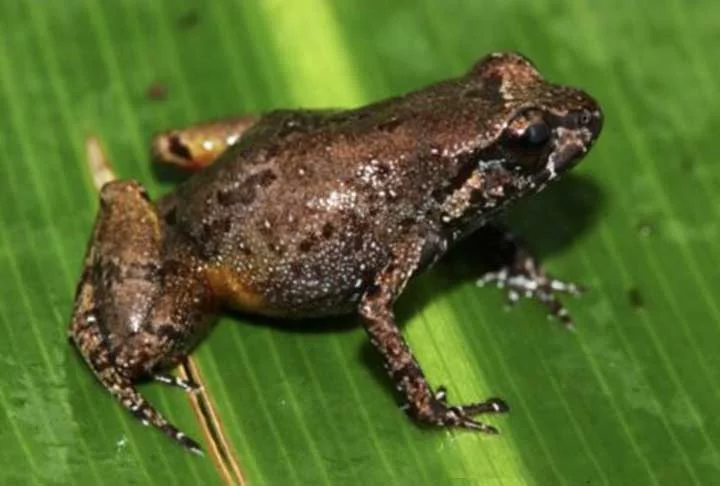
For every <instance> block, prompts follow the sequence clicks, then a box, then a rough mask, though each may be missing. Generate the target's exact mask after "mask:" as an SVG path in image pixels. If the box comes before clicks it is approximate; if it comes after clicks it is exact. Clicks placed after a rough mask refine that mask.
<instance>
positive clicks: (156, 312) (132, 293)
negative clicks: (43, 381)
mask: <svg viewBox="0 0 720 486" xmlns="http://www.w3.org/2000/svg"><path fill="white" fill-rule="evenodd" d="M163 240H164V230H163V227H162V224H161V221H160V220H159V218H158V216H157V213H156V212H155V210H154V208H153V206H152V204H151V203H150V202H149V200H148V198H147V194H146V193H145V190H144V189H143V188H142V186H140V185H139V184H138V183H136V182H134V181H117V182H111V183H109V184H106V185H105V186H104V187H103V189H102V191H101V193H100V211H99V214H98V217H97V220H96V223H95V228H94V230H93V234H92V237H91V241H90V244H89V246H88V251H87V255H86V258H85V265H84V269H83V275H82V278H81V280H80V284H79V286H78V291H77V294H76V300H75V307H74V310H73V315H72V319H71V324H70V329H69V335H70V338H71V339H72V341H73V343H74V344H75V346H76V347H77V349H78V350H79V351H80V354H81V355H82V357H83V358H84V359H85V361H86V363H87V364H88V366H89V367H90V369H91V370H92V371H93V373H94V374H95V376H96V377H97V378H98V380H99V381H100V382H101V384H102V385H103V386H104V387H105V388H106V389H107V390H108V391H109V392H110V393H111V394H112V395H113V396H114V397H115V398H116V399H117V400H118V401H120V403H122V405H123V406H124V407H125V408H126V409H127V410H128V411H130V412H131V413H132V414H133V415H135V417H137V418H138V419H139V420H141V421H142V422H143V423H145V424H152V425H153V426H155V427H157V428H158V429H160V430H162V431H163V432H164V433H165V434H167V435H169V436H170V437H172V438H174V439H175V440H177V441H178V442H180V443H181V444H182V445H183V446H185V447H186V448H188V449H189V450H191V451H194V452H200V447H199V446H198V444H197V443H196V442H195V441H193V440H192V439H190V438H189V437H187V436H186V435H185V434H184V433H182V432H181V431H180V430H178V429H177V428H176V427H175V426H173V425H172V424H170V423H169V422H168V421H167V420H166V419H165V418H164V417H163V416H162V414H160V413H159V412H158V411H157V410H156V409H155V408H154V407H153V406H152V405H151V404H150V403H149V402H148V401H147V400H145V399H144V398H143V397H142V395H140V394H139V393H138V391H137V390H136V388H135V382H137V381H140V380H142V379H148V378H151V377H153V375H155V374H157V373H158V372H159V371H161V370H162V369H165V368H167V367H169V366H171V365H173V364H175V363H177V361H178V360H179V359H181V358H182V356H183V355H184V353H185V352H186V351H187V347H188V346H189V345H190V343H192V342H193V337H194V336H196V335H199V334H200V332H201V331H202V328H203V326H205V324H206V322H207V321H206V318H205V316H206V313H207V310H208V309H209V308H210V305H209V301H210V298H209V292H208V291H207V289H206V288H205V287H204V286H203V284H202V282H201V281H200V280H199V279H197V278H195V277H194V275H193V274H192V267H189V266H187V265H184V264H181V263H179V262H175V261H172V260H170V261H167V260H166V255H163V249H162V248H163Z"/></svg>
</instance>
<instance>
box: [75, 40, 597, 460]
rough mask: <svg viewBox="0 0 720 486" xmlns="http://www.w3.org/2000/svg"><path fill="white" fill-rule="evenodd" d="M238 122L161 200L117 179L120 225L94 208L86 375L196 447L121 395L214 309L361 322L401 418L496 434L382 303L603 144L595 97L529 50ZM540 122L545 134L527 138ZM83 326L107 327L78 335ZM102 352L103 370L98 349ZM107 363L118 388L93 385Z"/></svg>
mask: <svg viewBox="0 0 720 486" xmlns="http://www.w3.org/2000/svg"><path fill="white" fill-rule="evenodd" d="M241 120H242V121H241V122H240V123H239V125H238V129H237V134H236V135H237V136H233V140H232V141H233V142H236V143H234V144H230V143H228V144H227V145H231V146H230V148H228V149H227V150H226V151H224V153H222V155H220V157H219V158H218V159H217V160H216V161H215V162H213V163H212V164H211V165H209V166H208V167H207V168H205V169H204V170H203V171H201V172H199V173H197V174H195V175H194V176H193V177H191V178H190V179H188V180H187V181H186V182H184V183H183V184H181V185H180V186H179V187H177V189H176V190H175V191H173V192H172V193H170V194H168V195H166V196H165V197H163V198H162V199H160V200H159V201H158V203H157V205H156V206H155V207H153V206H152V205H151V204H150V203H149V202H148V201H146V200H144V199H143V198H142V197H138V196H137V194H139V192H138V191H140V190H141V188H140V189H139V188H137V187H136V186H137V184H136V183H133V182H122V183H114V184H125V185H128V186H127V187H126V186H118V187H121V188H122V189H123V190H124V191H125V193H127V194H130V195H131V196H132V197H131V199H133V198H134V199H133V201H134V203H133V204H130V206H131V207H134V208H135V209H136V214H134V215H133V214H129V213H124V214H125V216H123V218H124V219H126V220H127V221H126V223H125V224H126V226H125V228H126V229H125V230H123V231H122V232H119V231H117V230H114V229H112V226H113V224H115V222H114V221H113V220H112V218H113V217H114V218H118V217H117V216H113V217H111V216H106V215H104V214H109V213H111V212H112V211H109V210H101V214H100V216H99V217H98V223H97V226H96V232H95V234H94V236H93V239H92V240H91V245H90V250H89V257H88V261H87V262H86V269H85V273H84V276H83V280H82V282H81V284H80V289H86V290H87V289H88V288H90V289H91V290H92V291H93V293H94V294H95V295H96V297H95V298H86V299H84V300H83V298H80V297H79V298H78V301H77V303H76V310H75V313H74V317H73V327H72V328H71V336H72V337H73V339H74V340H75V342H76V344H77V345H78V347H79V349H80V350H81V352H82V354H83V356H84V357H85V358H86V360H87V361H88V363H89V364H90V366H91V367H92V368H93V370H94V371H95V373H96V375H98V376H99V378H100V379H101V381H103V383H104V384H105V386H106V387H107V388H108V389H110V391H111V393H114V394H115V395H116V396H117V397H118V398H119V399H120V400H121V401H123V403H124V404H125V406H126V407H128V408H130V409H133V407H134V411H135V412H136V415H137V414H138V413H137V409H141V410H146V409H149V412H147V413H145V412H143V413H142V414H140V416H141V418H143V419H144V420H147V421H149V422H151V423H154V424H155V425H157V426H158V427H160V428H161V429H163V430H165V431H166V432H167V433H168V434H169V435H172V436H174V437H176V438H178V440H180V441H181V442H183V443H184V444H185V445H186V446H187V447H189V448H190V449H193V450H197V444H195V443H194V442H192V441H191V440H190V439H188V438H187V437H185V436H184V435H183V434H182V433H181V432H178V431H177V429H174V428H172V426H170V425H168V424H167V423H166V422H165V421H164V419H162V417H160V415H159V414H158V413H157V412H156V411H155V410H154V409H152V408H151V407H150V406H149V405H148V404H147V403H146V402H144V401H143V405H142V406H139V405H137V403H135V404H133V403H134V402H133V403H130V402H132V400H130V399H127V400H126V399H125V398H124V397H123V396H120V394H119V393H117V392H114V391H113V389H112V388H113V385H118V386H117V388H122V389H127V388H128V387H130V388H132V382H134V381H136V380H137V379H139V378H141V377H143V376H152V375H153V374H155V373H156V372H157V371H158V370H160V369H162V368H164V367H167V366H168V365H171V364H173V363H175V362H177V361H178V360H179V359H182V357H183V356H184V355H185V354H186V353H187V352H189V349H190V348H191V347H192V345H193V344H194V343H195V342H196V341H197V339H199V337H200V336H201V335H202V334H203V331H204V330H205V329H206V327H207V316H208V314H209V313H211V312H212V310H214V309H215V308H216V307H217V306H220V305H228V306H234V307H236V308H238V309H241V310H244V311H247V312H251V313H258V314H266V315H273V316H281V317H291V318H292V317H313V316H325V315H335V314H343V313H349V312H358V313H359V314H360V316H361V317H362V322H363V324H364V326H365V329H366V330H367V332H368V334H369V337H370V339H371V341H372V342H373V344H374V345H375V347H376V348H377V349H378V351H379V352H380V353H381V354H382V355H383V357H384V359H385V364H386V368H387V369H388V372H389V373H390V375H391V377H392V378H393V379H394V381H395V383H396V385H397V387H398V389H399V390H400V391H401V393H402V394H403V395H404V397H405V399H406V401H407V403H408V411H409V413H410V414H411V415H413V416H414V417H416V418H418V419H420V420H421V421H424V422H428V423H433V424H438V425H445V426H460V427H467V428H475V429H480V430H484V431H489V432H493V431H494V429H493V428H492V427H490V426H487V425H484V424H482V423H480V422H476V421H475V420H473V419H472V418H471V415H473V414H476V413H481V412H500V411H504V410H506V409H507V407H506V405H505V404H504V403H503V402H502V401H501V400H499V399H492V400H490V401H487V402H481V403H478V404H473V405H469V406H465V407H462V406H451V405H448V404H447V403H446V402H445V398H444V393H442V392H440V393H434V392H432V391H431V389H430V387H429V386H428V384H427V383H426V381H425V379H424V377H423V374H422V371H421V369H420V367H419V365H418V364H417V362H416V360H415V359H414V357H413V356H412V354H411V352H410V350H409V348H408V346H407V344H406V343H405V341H404V340H403V338H402V336H401V335H400V333H399V331H398V329H397V327H396V326H395V322H394V318H393V314H392V305H393V302H394V300H395V299H396V298H397V297H398V295H399V294H400V293H401V291H402V289H403V288H404V286H405V284H406V283H407V281H408V279H409V278H410V277H411V276H412V275H413V274H414V273H416V272H417V271H418V270H419V269H421V268H424V267H426V266H427V265H429V264H430V263H432V262H434V261H435V260H437V258H439V257H440V256H441V255H442V254H443V253H444V252H445V251H446V250H447V248H448V247H449V246H450V245H451V244H452V243H453V242H455V241H456V240H458V239H459V238H461V237H462V236H464V235H465V234H467V233H469V232H471V231H473V230H475V229H477V228H478V227H481V226H482V225H484V224H486V223H487V222H488V219H489V218H491V217H492V216H493V215H495V214H496V213H497V211H498V210H500V209H501V208H502V207H504V206H505V205H506V204H507V203H508V202H510V201H512V200H514V199H517V198H519V197H521V196H523V195H525V194H528V193H531V192H536V191H538V190H540V189H542V188H543V187H544V186H545V185H546V184H547V183H548V182H549V181H550V180H552V179H553V178H555V176H556V174H558V173H561V172H562V171H563V170H565V169H567V168H568V167H570V166H572V165H573V164H574V163H575V162H577V160H579V158H581V157H582V156H583V155H584V154H585V153H586V152H587V150H588V149H589V147H590V146H591V144H592V142H593V141H594V139H595V138H596V137H597V135H598V134H599V131H600V127H601V114H600V110H599V108H598V106H597V104H596V103H595V102H594V101H593V100H592V99H591V98H590V97H589V96H587V95H586V94H585V93H583V92H581V91H579V90H576V89H573V88H568V87H564V86H559V85H554V84H549V83H547V82H545V81H544V80H542V78H541V77H540V76H539V74H538V73H537V71H536V70H535V68H534V67H532V65H531V64H529V62H528V61H527V60H525V59H524V58H522V57H521V56H518V55H515V54H495V55H490V56H488V57H487V58H485V59H483V60H481V61H480V62H478V64H476V65H475V66H474V67H473V69H472V70H471V71H470V72H469V73H467V74H466V75H464V76H461V77H459V78H454V79H450V80H447V81H443V82H440V83H438V84H435V85H433V86H430V87H428V88H425V89H422V90H419V91H416V92H413V93H410V94H407V95H405V96H401V97H397V98H392V99H388V100H385V101H382V102H379V103H376V104H373V105H369V106H366V107H363V108H359V109H355V110H347V111H276V112H273V113H270V114H268V115H265V116H263V117H258V121H257V122H255V120H256V119H255V118H247V119H241ZM247 120H251V121H252V122H255V123H254V124H253V123H249V122H247ZM538 121H539V122H540V125H542V127H541V128H543V129H547V131H546V132H542V131H541V135H540V136H539V137H540V139H539V140H535V141H534V142H533V141H530V142H529V141H528V139H527V133H529V132H528V131H527V129H528V127H529V126H530V125H532V124H537V122H538ZM219 126H220V125H219ZM223 130H224V131H223V132H222V134H223V135H222V137H227V134H228V133H229V132H228V129H227V126H223ZM188 133H189V132H188ZM543 133H544V136H543ZM536 135H537V134H536ZM182 136H183V133H182V132H173V135H167V136H166V137H160V138H159V139H158V141H157V142H156V144H155V148H156V152H159V154H160V155H161V156H162V155H163V151H165V152H167V154H168V155H169V156H168V157H166V158H170V159H173V161H174V162H175V163H178V160H179V163H181V164H182V163H183V159H187V165H188V166H192V165H193V161H194V160H195V159H194V158H193V152H194V151H195V150H194V149H195V148H196V145H193V143H188V144H185V145H183V143H184V141H183V138H182ZM523 137H525V138H523ZM219 139H220V138H218V140H219ZM220 145H222V144H220ZM221 148H224V146H222V147H221ZM218 151H220V149H218ZM208 164H210V162H203V163H202V165H208ZM114 184H111V185H110V187H111V189H108V188H107V187H106V189H104V191H103V192H104V193H105V192H112V191H113V189H112V187H113V185H114ZM116 192H117V191H116ZM120 192H121V193H122V191H120ZM120 199H121V200H122V198H120ZM118 204H121V203H118ZM125 204H127V203H125ZM140 221H142V223H141V222H140ZM98 228H100V229H98ZM102 228H105V229H102ZM103 231H104V232H105V233H103ZM128 232H134V233H137V234H136V235H134V236H133V235H132V234H130V235H128ZM115 233H117V234H115ZM103 235H106V236H103ZM121 235H122V236H121ZM133 237H134V238H135V239H138V240H142V242H143V243H142V244H139V243H136V242H135V243H134V242H133ZM116 239H118V241H115V240H116ZM93 253H95V254H102V255H104V256H103V257H102V258H100V259H98V258H97V256H96V257H93V256H92V255H93ZM138 255H142V257H139V256H138ZM137 261H140V262H141V263H142V264H143V265H144V266H143V268H144V270H142V271H139V270H138V271H136V272H135V273H134V274H133V275H134V278H135V280H132V282H130V283H129V284H126V285H125V287H123V286H122V285H117V282H118V280H117V277H116V276H110V277H108V276H107V274H108V273H112V272H115V274H117V271H118V269H119V271H120V273H122V272H123V271H126V270H127V269H128V268H130V267H133V268H135V267H138V268H139V265H140V264H139V263H138V262H137ZM108 262H110V263H108ZM148 262H149V263H148ZM142 272H145V273H142ZM92 274H95V275H96V276H94V277H93V276H92ZM98 275H100V276H98ZM82 292H83V291H82V290H80V293H81V294H82ZM128 292H130V294H132V292H136V295H137V298H136V299H135V300H133V298H132V297H128V295H129V294H128ZM97 296H99V297H97ZM106 315H110V317H106V318H104V317H103V316H106ZM88 316H92V319H91V320H92V322H93V323H95V322H98V321H101V322H100V323H99V324H98V325H96V326H88V323H87V318H88ZM102 321H104V322H102ZM131 321H132V322H135V327H132V328H131V327H130V325H129V322H131ZM98 328H99V329H100V330H102V331H103V332H99V331H98ZM103 333H104V334H105V338H104V339H105V343H104V344H103V343H99V342H98V338H97V336H98V335H102V334H103ZM105 347H106V348H108V349H109V350H110V353H109V355H108V356H105V357H103V358H102V359H100V360H99V361H100V362H98V358H97V356H95V358H93V357H92V356H91V355H92V354H93V353H95V354H97V353H98V352H99V351H98V349H101V350H103V349H105ZM100 354H102V353H100ZM108 368H110V369H111V370H114V371H113V373H114V375H113V377H112V378H104V377H103V374H102V373H103V370H106V369H108ZM118 370H119V371H118ZM115 375H118V376H115ZM118 380H119V381H120V382H121V383H120V382H119V381H118ZM133 390H134V388H133ZM133 396H135V395H133ZM135 400H142V398H141V397H140V396H139V395H136V396H135ZM155 417H160V418H159V419H157V420H155ZM158 420H159V421H158Z"/></svg>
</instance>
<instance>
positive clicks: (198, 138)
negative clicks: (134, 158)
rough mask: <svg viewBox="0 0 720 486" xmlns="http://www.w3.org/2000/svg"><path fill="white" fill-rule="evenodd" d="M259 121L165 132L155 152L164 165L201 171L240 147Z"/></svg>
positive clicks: (247, 118) (238, 120) (219, 122)
mask: <svg viewBox="0 0 720 486" xmlns="http://www.w3.org/2000/svg"><path fill="white" fill-rule="evenodd" d="M259 119H260V117H259V116H252V115H248V116H243V117H237V118H225V119H221V120H215V121H211V122H206V123H201V124H198V125H193V126H189V127H185V128H180V129H176V130H169V131H166V132H162V133H159V134H157V135H155V137H154V138H153V142H152V152H153V155H154V156H155V158H156V159H158V161H160V162H165V163H169V164H173V165H177V166H179V167H180V168H183V169H187V170H191V171H196V170H200V169H202V168H204V167H207V166H208V165H210V164H212V163H213V162H214V161H215V159H217V157H218V156H219V155H220V154H222V153H223V152H225V150H227V149H228V147H230V146H232V145H234V144H236V143H237V142H238V140H240V138H241V137H242V135H243V133H245V132H246V131H247V130H248V129H249V128H250V127H252V126H253V125H254V124H255V123H256V122H257V121H258V120H259Z"/></svg>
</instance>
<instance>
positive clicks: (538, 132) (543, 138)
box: [521, 120, 550, 146]
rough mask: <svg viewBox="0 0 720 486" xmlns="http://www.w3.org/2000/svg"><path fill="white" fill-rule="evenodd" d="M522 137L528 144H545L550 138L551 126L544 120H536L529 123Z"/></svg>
mask: <svg viewBox="0 0 720 486" xmlns="http://www.w3.org/2000/svg"><path fill="white" fill-rule="evenodd" d="M521 139H522V141H523V142H524V143H526V144H528V145H534V146H538V145H545V142H547V141H548V140H549V139H550V127H549V126H548V125H547V123H545V122H544V121H542V120H541V121H539V122H535V123H533V124H532V125H528V127H527V128H526V129H525V131H524V132H523V133H522V136H521Z"/></svg>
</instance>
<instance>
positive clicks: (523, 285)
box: [473, 222, 583, 326]
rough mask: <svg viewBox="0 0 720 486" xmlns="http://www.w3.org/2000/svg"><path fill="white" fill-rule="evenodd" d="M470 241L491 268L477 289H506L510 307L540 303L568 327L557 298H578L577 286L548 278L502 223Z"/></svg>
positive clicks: (487, 227) (567, 317)
mask: <svg viewBox="0 0 720 486" xmlns="http://www.w3.org/2000/svg"><path fill="white" fill-rule="evenodd" d="M473 238H474V239H475V241H477V242H478V244H480V245H482V250H481V253H482V254H483V255H487V257H486V258H487V260H488V263H489V264H490V265H491V266H492V268H493V270H491V271H489V272H487V273H486V274H484V275H483V276H482V277H480V279H479V280H478V284H479V285H486V284H490V283H494V284H496V285H497V286H498V287H500V288H504V289H506V290H507V297H508V303H509V304H510V305H514V304H516V303H517V302H518V301H519V300H520V298H521V297H526V298H530V299H534V300H537V301H540V302H541V303H542V304H544V305H545V306H546V307H547V308H548V311H549V312H550V315H551V316H554V317H557V318H558V319H559V320H560V321H561V322H562V323H563V324H565V325H566V326H572V324H573V320H572V317H571V316H570V314H569V313H568V311H567V309H566V308H565V306H563V304H562V303H561V302H560V300H559V299H558V295H559V294H570V295H575V296H577V295H580V293H581V292H582V290H583V288H582V287H581V286H580V285H576V284H574V283H572V282H566V281H563V280H559V279H557V278H554V277H553V276H552V275H548V274H547V273H546V272H545V270H544V269H543V267H542V266H541V264H540V262H539V261H538V260H537V258H536V257H535V256H534V255H533V254H532V253H531V252H530V251H529V250H528V249H527V248H526V247H525V245H524V243H523V241H522V239H521V238H520V237H518V236H517V235H516V234H514V233H513V232H512V231H511V230H510V229H509V228H508V227H506V226H505V225H504V224H502V223H497V222H496V223H492V224H487V225H485V226H483V227H482V228H480V229H479V230H478V231H477V232H476V234H475V235H474V236H473Z"/></svg>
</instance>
